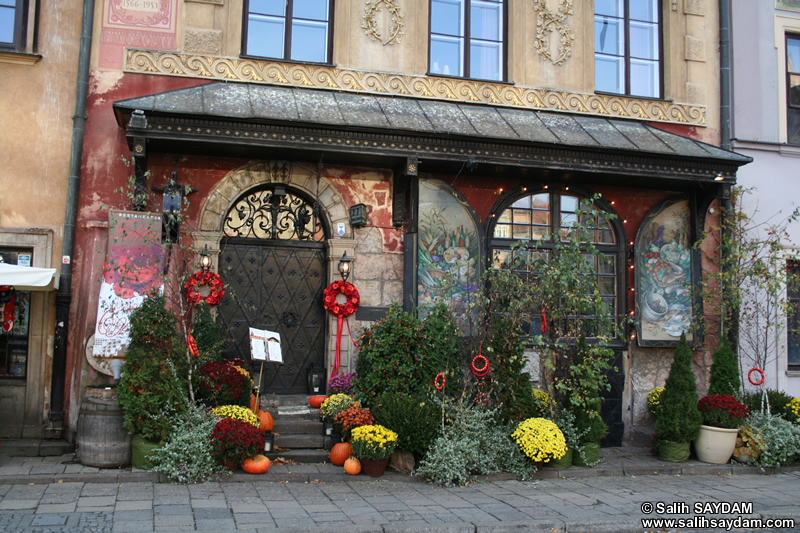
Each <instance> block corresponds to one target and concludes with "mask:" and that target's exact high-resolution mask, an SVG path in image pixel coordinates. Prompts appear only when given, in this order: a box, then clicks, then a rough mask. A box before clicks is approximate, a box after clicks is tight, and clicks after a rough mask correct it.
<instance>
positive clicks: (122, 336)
mask: <svg viewBox="0 0 800 533" xmlns="http://www.w3.org/2000/svg"><path fill="white" fill-rule="evenodd" d="M108 227H109V229H108V250H107V251H106V261H105V265H104V266H103V282H102V284H101V286H100V302H99V303H98V308H97V324H96V326H95V335H94V338H95V342H94V349H93V354H94V355H95V356H101V357H102V356H105V357H112V356H116V355H119V354H120V353H122V351H123V350H124V349H125V347H126V346H127V345H128V342H129V340H130V336H129V333H130V332H129V329H130V320H129V317H130V314H131V313H132V312H133V310H134V309H137V308H138V307H139V306H140V305H142V302H143V301H144V299H145V297H147V296H148V295H151V294H156V293H157V294H160V293H162V292H163V290H164V281H163V279H162V275H161V272H162V269H163V264H164V251H163V248H162V246H161V215H160V214H157V213H142V212H137V211H114V210H111V212H110V213H109V226H108Z"/></svg>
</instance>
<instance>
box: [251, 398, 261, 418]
mask: <svg viewBox="0 0 800 533" xmlns="http://www.w3.org/2000/svg"><path fill="white" fill-rule="evenodd" d="M259 407H260V406H259V405H258V399H257V398H256V395H255V394H251V395H250V410H251V411H253V412H254V413H255V414H258V411H259V409H258V408H259Z"/></svg>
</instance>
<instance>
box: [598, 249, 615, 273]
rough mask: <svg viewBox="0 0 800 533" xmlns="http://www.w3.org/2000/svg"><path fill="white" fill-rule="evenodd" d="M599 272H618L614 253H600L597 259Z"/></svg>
mask: <svg viewBox="0 0 800 533" xmlns="http://www.w3.org/2000/svg"><path fill="white" fill-rule="evenodd" d="M597 264H598V267H597V273H598V274H616V273H617V258H616V256H613V255H604V254H600V256H599V257H598V261H597Z"/></svg>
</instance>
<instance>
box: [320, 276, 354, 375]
mask: <svg viewBox="0 0 800 533" xmlns="http://www.w3.org/2000/svg"><path fill="white" fill-rule="evenodd" d="M340 294H344V296H345V298H347V300H346V301H345V302H344V303H342V304H340V303H339V302H337V301H336V297H337V296H338V295H340ZM360 303H361V297H360V296H359V295H358V289H356V287H355V285H353V284H352V283H349V282H347V281H334V282H333V283H331V284H330V285H328V287H327V288H326V289H325V291H324V292H323V293H322V305H323V306H324V307H325V310H326V311H328V312H329V313H330V314H332V315H333V316H335V317H336V360H335V361H334V363H333V369H332V370H331V377H333V376H335V375H336V374H338V373H339V360H340V358H341V349H342V326H343V325H344V321H345V320H344V319H345V318H347V317H349V316H350V315H352V314H353V313H355V312H356V311H357V310H358V306H359V304H360ZM347 328H348V330H349V329H350V324H349V323H348V324H347Z"/></svg>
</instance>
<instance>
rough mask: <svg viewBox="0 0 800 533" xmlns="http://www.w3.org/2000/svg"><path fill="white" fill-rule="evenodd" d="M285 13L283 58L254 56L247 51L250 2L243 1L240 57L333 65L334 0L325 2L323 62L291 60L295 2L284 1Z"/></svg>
mask: <svg viewBox="0 0 800 533" xmlns="http://www.w3.org/2000/svg"><path fill="white" fill-rule="evenodd" d="M285 1H286V11H285V13H284V15H283V20H284V25H285V31H284V36H283V56H282V57H277V56H275V57H273V56H262V55H255V54H253V53H252V52H250V51H249V50H248V49H247V40H248V35H249V32H250V2H251V0H244V5H243V6H242V45H241V46H242V48H241V49H242V53H241V56H242V57H247V58H253V59H268V60H271V61H279V62H291V63H309V64H313V65H333V23H334V12H335V0H325V1H326V2H327V3H328V21H327V34H328V35H327V41H326V44H325V47H326V52H327V53H326V57H325V61H308V60H305V59H292V27H293V25H294V24H293V22H294V20H295V17H294V16H293V14H294V3H295V0H285Z"/></svg>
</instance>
